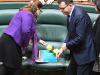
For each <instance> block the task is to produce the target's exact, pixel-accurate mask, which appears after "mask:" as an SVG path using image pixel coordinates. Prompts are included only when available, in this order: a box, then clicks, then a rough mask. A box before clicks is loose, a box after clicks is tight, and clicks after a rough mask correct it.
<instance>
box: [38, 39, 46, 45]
mask: <svg viewBox="0 0 100 75" xmlns="http://www.w3.org/2000/svg"><path fill="white" fill-rule="evenodd" d="M39 43H41V44H42V45H44V46H46V45H47V43H46V42H45V41H44V40H41V39H40V40H39Z"/></svg>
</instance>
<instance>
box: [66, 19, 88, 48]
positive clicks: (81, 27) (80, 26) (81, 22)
mask: <svg viewBox="0 0 100 75" xmlns="http://www.w3.org/2000/svg"><path fill="white" fill-rule="evenodd" d="M88 21H89V19H88V20H86V18H85V17H81V18H77V19H76V21H75V24H76V31H75V37H74V39H71V40H70V41H68V42H67V41H66V46H67V47H68V48H71V47H73V46H77V45H79V44H81V42H82V41H83V39H84V36H85V34H86V33H87V28H88V27H87V26H88Z"/></svg>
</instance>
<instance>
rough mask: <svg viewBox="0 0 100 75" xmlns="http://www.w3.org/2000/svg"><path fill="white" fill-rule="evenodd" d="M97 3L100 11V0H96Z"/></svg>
mask: <svg viewBox="0 0 100 75" xmlns="http://www.w3.org/2000/svg"><path fill="white" fill-rule="evenodd" d="M95 5H96V8H97V10H98V11H100V0H95Z"/></svg>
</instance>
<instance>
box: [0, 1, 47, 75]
mask: <svg viewBox="0 0 100 75" xmlns="http://www.w3.org/2000/svg"><path fill="white" fill-rule="evenodd" d="M41 7H42V3H41V2H40V1H39V0H33V2H32V3H30V4H29V5H28V6H25V7H23V8H21V9H20V11H19V12H18V13H17V14H16V15H15V16H14V17H13V18H12V20H11V21H10V23H9V25H8V27H7V28H6V29H5V30H4V33H3V35H2V37H1V39H0V61H2V62H3V67H4V69H5V72H4V73H6V74H4V75H14V73H15V72H16V71H17V70H18V69H19V68H21V64H22V52H23V50H22V49H25V48H26V47H27V46H28V44H29V40H30V39H31V40H32V42H33V61H34V60H35V59H37V57H38V49H37V44H38V42H39V43H41V44H43V45H46V42H44V41H43V40H40V39H39V38H38V36H37V33H36V26H35V25H36V16H37V15H39V13H40V8H41Z"/></svg>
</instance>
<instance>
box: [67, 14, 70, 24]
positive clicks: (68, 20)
mask: <svg viewBox="0 0 100 75" xmlns="http://www.w3.org/2000/svg"><path fill="white" fill-rule="evenodd" d="M69 22H70V15H68V16H67V25H69Z"/></svg>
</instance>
